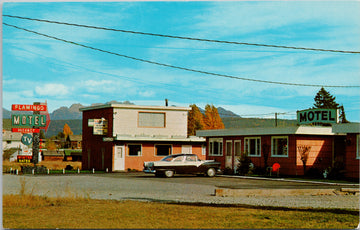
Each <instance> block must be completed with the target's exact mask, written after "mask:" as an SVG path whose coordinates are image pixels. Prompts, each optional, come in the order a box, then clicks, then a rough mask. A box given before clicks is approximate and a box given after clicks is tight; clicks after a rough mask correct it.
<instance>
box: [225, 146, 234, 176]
mask: <svg viewBox="0 0 360 230" xmlns="http://www.w3.org/2000/svg"><path fill="white" fill-rule="evenodd" d="M232 145H233V143H232V141H226V145H225V168H231V169H233V163H232V162H233V151H232V148H233V146H232Z"/></svg>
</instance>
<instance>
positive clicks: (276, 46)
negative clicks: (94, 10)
mask: <svg viewBox="0 0 360 230" xmlns="http://www.w3.org/2000/svg"><path fill="white" fill-rule="evenodd" d="M3 16H4V17H10V18H18V19H25V20H32V21H39V22H46V23H54V24H63V25H68V26H78V27H85V28H91V29H100V30H110V31H116V32H123V33H133V34H141V35H149V36H158V37H168V38H176V39H186V40H194V41H204V42H217V43H225V44H235V45H249V46H264V47H270V48H284V49H298V50H311V51H321V52H335V53H350V54H360V52H359V51H348V50H335V49H318V48H306V47H295V46H282V45H269V44H256V43H249V42H234V41H222V40H214V39H204V38H191V37H184V36H174V35H166V34H155V33H146V32H138V31H131V30H120V29H113V28H105V27H99V26H90V25H81V24H76V23H69V22H59V21H51V20H45V19H36V18H28V17H21V16H16V15H3ZM15 28H16V27H15Z"/></svg>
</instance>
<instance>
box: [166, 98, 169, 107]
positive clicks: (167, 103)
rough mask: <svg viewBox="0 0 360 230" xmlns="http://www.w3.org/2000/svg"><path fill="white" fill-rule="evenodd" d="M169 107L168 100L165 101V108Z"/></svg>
mask: <svg viewBox="0 0 360 230" xmlns="http://www.w3.org/2000/svg"><path fill="white" fill-rule="evenodd" d="M168 105H169V101H168V99H165V106H166V107H167V106H168Z"/></svg>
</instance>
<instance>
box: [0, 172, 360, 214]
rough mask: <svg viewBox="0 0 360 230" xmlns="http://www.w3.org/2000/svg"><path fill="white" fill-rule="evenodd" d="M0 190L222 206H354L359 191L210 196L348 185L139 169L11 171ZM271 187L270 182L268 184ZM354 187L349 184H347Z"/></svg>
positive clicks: (348, 207)
mask: <svg viewBox="0 0 360 230" xmlns="http://www.w3.org/2000/svg"><path fill="white" fill-rule="evenodd" d="M2 180H3V194H18V193H19V191H20V189H21V184H24V181H26V182H25V188H26V193H32V194H34V195H46V196H49V197H60V196H70V195H77V196H81V197H90V198H93V199H114V200H123V199H130V200H140V201H160V202H182V203H205V204H221V205H230V204H231V205H256V206H276V207H290V208H327V209H330V208H331V209H333V208H335V209H337V208H341V209H354V210H359V195H335V194H334V195H317V196H314V195H292V196H261V195H250V196H249V195H248V196H239V197H218V196H215V189H217V188H219V187H220V188H221V187H222V188H224V187H225V188H226V187H228V188H231V186H233V187H234V188H239V187H240V185H243V186H242V187H243V188H252V189H254V188H256V189H277V188H290V187H291V188H293V189H294V188H296V189H302V188H309V187H314V186H315V187H316V188H320V187H321V188H339V187H351V186H330V185H314V184H304V183H295V182H281V181H260V180H249V179H239V178H226V177H214V178H207V177H196V176H184V177H174V178H155V177H154V176H153V175H144V174H142V173H137V174H132V173H129V174H126V173H115V174H113V173H110V174H94V175H92V174H80V175H10V174H4V175H3V176H2ZM271 185H272V186H271ZM352 187H354V186H352Z"/></svg>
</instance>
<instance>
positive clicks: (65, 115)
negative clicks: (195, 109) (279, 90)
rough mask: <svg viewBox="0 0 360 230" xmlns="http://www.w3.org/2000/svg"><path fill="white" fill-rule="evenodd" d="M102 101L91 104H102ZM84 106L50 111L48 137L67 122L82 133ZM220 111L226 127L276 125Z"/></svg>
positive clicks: (6, 118)
mask: <svg viewBox="0 0 360 230" xmlns="http://www.w3.org/2000/svg"><path fill="white" fill-rule="evenodd" d="M112 103H114V104H115V103H116V104H130V105H133V104H134V103H131V102H129V101H124V102H118V101H110V102H107V103H106V104H112ZM101 104H102V103H95V104H91V106H94V105H101ZM82 107H84V106H83V105H82V104H79V103H77V104H72V105H71V106H70V107H66V106H62V107H60V108H58V109H56V110H54V111H53V112H52V113H50V119H51V122H50V125H49V128H48V131H47V132H46V137H51V136H56V135H57V134H58V133H59V132H62V130H63V127H64V125H65V124H68V125H69V126H70V128H71V131H72V132H73V133H74V134H76V135H79V134H81V133H82V113H81V112H80V111H79V109H80V108H82ZM199 109H200V111H201V112H202V113H204V112H205V110H203V109H202V108H199ZM217 109H218V113H219V115H220V117H221V119H222V121H223V123H224V125H225V128H226V129H231V128H251V127H274V126H275V121H274V119H261V118H242V117H240V116H239V115H237V114H235V113H234V112H232V111H230V110H226V109H224V108H222V107H218V108H217ZM10 119H11V111H9V110H6V109H4V108H3V129H6V130H11V121H10ZM278 125H279V126H283V125H286V126H288V125H291V126H293V125H296V120H278Z"/></svg>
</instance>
